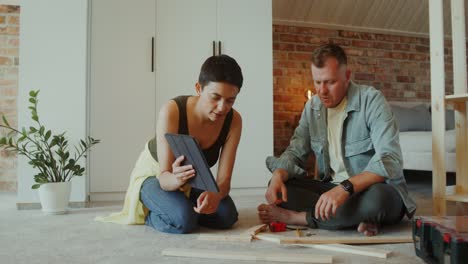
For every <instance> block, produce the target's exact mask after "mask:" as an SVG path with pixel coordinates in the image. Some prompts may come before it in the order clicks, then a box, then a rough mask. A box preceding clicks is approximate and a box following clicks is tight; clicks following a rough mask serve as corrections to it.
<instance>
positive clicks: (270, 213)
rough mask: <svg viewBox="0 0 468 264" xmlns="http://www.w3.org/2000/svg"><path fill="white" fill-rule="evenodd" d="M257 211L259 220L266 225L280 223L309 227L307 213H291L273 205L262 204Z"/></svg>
mask: <svg viewBox="0 0 468 264" xmlns="http://www.w3.org/2000/svg"><path fill="white" fill-rule="evenodd" d="M257 210H258V218H259V219H260V221H261V222H262V223H264V224H269V223H271V222H274V221H278V222H283V223H286V224H290V225H303V226H305V225H307V220H306V213H305V212H296V211H291V210H287V209H284V208H281V207H278V206H276V205H273V204H261V205H259V206H258V207H257Z"/></svg>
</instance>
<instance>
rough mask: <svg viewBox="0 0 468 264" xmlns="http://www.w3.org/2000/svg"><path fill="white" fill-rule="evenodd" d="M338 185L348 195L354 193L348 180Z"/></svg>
mask: <svg viewBox="0 0 468 264" xmlns="http://www.w3.org/2000/svg"><path fill="white" fill-rule="evenodd" d="M340 184H341V186H343V189H345V191H347V192H349V193H350V194H352V193H353V192H354V190H353V189H354V188H353V184H352V183H351V182H350V181H349V180H345V181H342V182H341V183H340Z"/></svg>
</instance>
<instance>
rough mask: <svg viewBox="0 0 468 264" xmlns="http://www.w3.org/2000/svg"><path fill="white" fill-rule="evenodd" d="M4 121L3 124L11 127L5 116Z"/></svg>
mask: <svg viewBox="0 0 468 264" xmlns="http://www.w3.org/2000/svg"><path fill="white" fill-rule="evenodd" d="M2 119H3V123H5V125H6V126H8V127H9V126H10V124H9V123H8V121H7V119H6V117H5V116H4V115H2Z"/></svg>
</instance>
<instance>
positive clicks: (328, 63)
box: [311, 57, 350, 108]
mask: <svg viewBox="0 0 468 264" xmlns="http://www.w3.org/2000/svg"><path fill="white" fill-rule="evenodd" d="M311 68H312V79H313V80H314V86H315V91H316V92H317V94H318V96H319V98H320V101H322V103H323V105H324V106H325V107H326V108H334V107H336V106H337V105H339V104H340V102H341V100H343V98H344V97H345V96H346V93H347V92H348V86H349V77H350V71H349V70H348V69H347V67H346V65H339V64H338V61H337V60H336V59H335V58H333V57H329V58H327V59H326V60H325V65H324V66H323V67H322V68H317V67H316V66H315V65H314V64H312V66H311Z"/></svg>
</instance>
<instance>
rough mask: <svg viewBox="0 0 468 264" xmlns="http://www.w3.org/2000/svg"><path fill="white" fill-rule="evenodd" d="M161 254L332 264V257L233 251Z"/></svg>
mask: <svg viewBox="0 0 468 264" xmlns="http://www.w3.org/2000/svg"><path fill="white" fill-rule="evenodd" d="M161 254H162V255H163V256H174V257H190V258H208V259H223V260H227V259H232V260H246V261H275V262H298V263H332V262H333V257H332V256H330V255H317V254H299V253H287V252H281V253H275V252H270V251H269V252H259V251H245V250H243V251H231V250H216V249H194V248H166V249H164V250H163V251H162V252H161Z"/></svg>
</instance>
